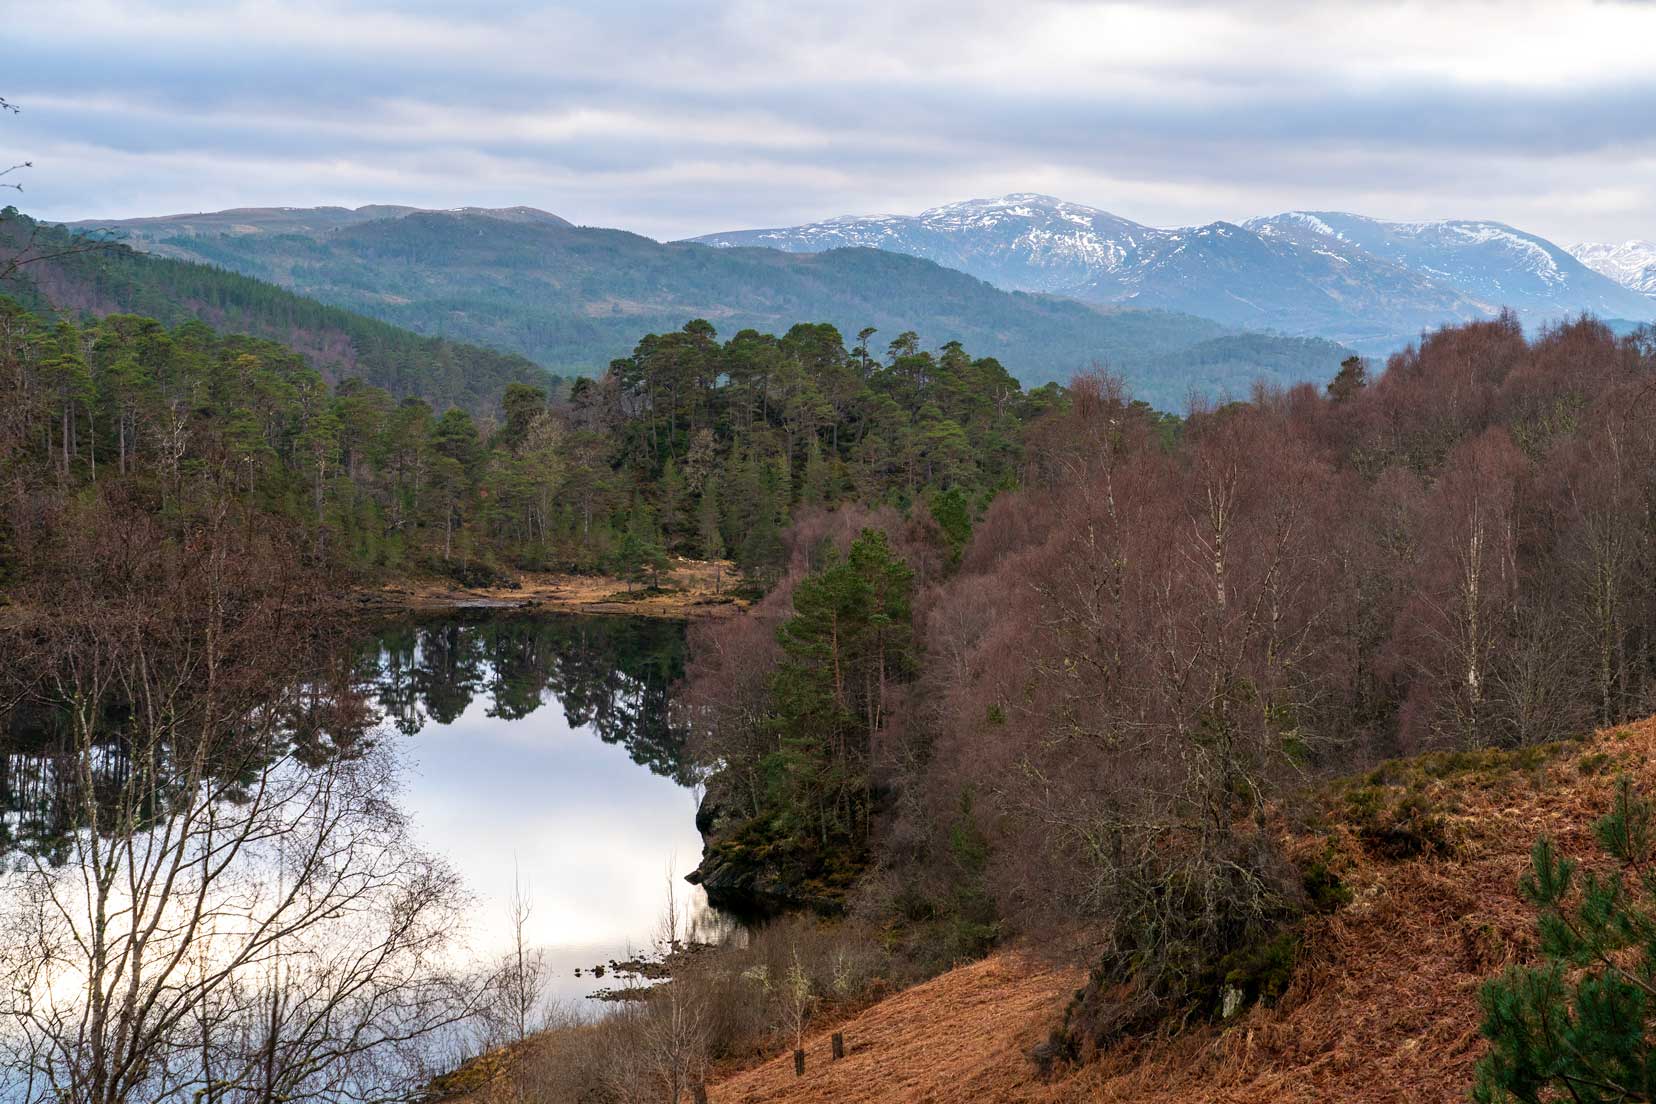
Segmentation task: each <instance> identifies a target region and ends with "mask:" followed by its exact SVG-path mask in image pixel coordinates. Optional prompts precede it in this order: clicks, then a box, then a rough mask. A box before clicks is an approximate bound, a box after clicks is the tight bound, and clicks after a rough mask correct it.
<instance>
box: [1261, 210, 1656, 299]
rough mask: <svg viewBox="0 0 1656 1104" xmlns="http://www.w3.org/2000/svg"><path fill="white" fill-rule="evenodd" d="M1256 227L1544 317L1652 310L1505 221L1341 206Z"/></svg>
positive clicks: (1280, 217) (1564, 252)
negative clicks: (1401, 218)
mask: <svg viewBox="0 0 1656 1104" xmlns="http://www.w3.org/2000/svg"><path fill="white" fill-rule="evenodd" d="M1248 226H1249V227H1250V228H1251V229H1254V230H1256V231H1258V232H1260V233H1262V234H1272V233H1282V234H1284V235H1285V236H1292V237H1294V238H1295V239H1297V240H1299V241H1301V242H1303V243H1305V244H1306V245H1307V246H1308V247H1311V248H1316V247H1319V246H1321V247H1325V248H1328V249H1329V250H1331V251H1337V252H1339V253H1340V254H1341V255H1342V256H1345V257H1347V258H1349V259H1350V260H1351V261H1352V262H1353V263H1355V262H1356V261H1357V260H1358V258H1359V257H1360V256H1361V255H1363V254H1366V255H1368V256H1371V257H1379V258H1381V259H1383V260H1385V261H1389V262H1391V263H1392V264H1395V265H1398V266H1400V267H1402V268H1405V269H1408V270H1410V271H1412V272H1417V273H1420V274H1421V275H1422V276H1425V277H1428V278H1431V279H1434V280H1438V281H1441V282H1442V283H1444V284H1446V285H1448V286H1450V287H1454V288H1457V289H1459V290H1460V291H1462V292H1464V293H1465V294H1467V295H1469V296H1471V297H1472V298H1474V299H1476V300H1478V301H1480V302H1482V303H1485V304H1488V305H1489V306H1491V307H1511V308H1512V309H1514V310H1516V311H1517V312H1518V313H1519V314H1520V315H1522V316H1525V317H1530V318H1536V319H1545V318H1558V317H1562V316H1566V315H1571V314H1579V313H1581V312H1582V311H1587V312H1589V313H1591V314H1596V315H1602V316H1605V317H1619V316H1623V315H1627V314H1629V313H1630V312H1631V313H1633V314H1634V315H1635V316H1637V312H1639V311H1641V310H1642V311H1645V312H1646V313H1649V312H1651V310H1652V308H1653V306H1656V304H1651V303H1650V302H1648V301H1646V302H1640V301H1639V299H1638V298H1637V297H1636V296H1634V295H1631V294H1629V293H1628V290H1627V289H1626V288H1624V287H1622V286H1621V285H1620V284H1618V283H1616V282H1615V281H1614V280H1610V279H1607V278H1606V277H1604V276H1602V275H1600V274H1599V273H1597V272H1594V271H1593V270H1592V269H1591V268H1588V267H1587V266H1586V265H1584V264H1582V263H1581V262H1580V261H1579V260H1577V259H1576V258H1575V257H1572V256H1571V255H1570V253H1569V251H1568V250H1566V249H1564V248H1562V247H1560V246H1557V245H1554V244H1553V243H1552V242H1550V241H1548V240H1547V239H1545V238H1542V237H1539V236H1537V235H1535V234H1529V233H1525V232H1524V231H1522V230H1518V229H1515V228H1513V227H1511V226H1507V225H1506V224H1505V223H1500V222H1488V221H1477V220H1468V219H1448V220H1444V221H1439V222H1387V221H1385V220H1383V219H1374V218H1365V217H1364V216H1362V215H1351V214H1344V213H1342V212H1338V211H1295V212H1290V213H1288V214H1284V215H1277V216H1275V217H1273V218H1268V219H1252V220H1250V221H1249V222H1248Z"/></svg>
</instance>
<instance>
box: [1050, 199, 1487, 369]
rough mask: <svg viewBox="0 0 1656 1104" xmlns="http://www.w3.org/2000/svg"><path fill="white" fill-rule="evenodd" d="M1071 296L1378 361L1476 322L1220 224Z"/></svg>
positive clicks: (1332, 256) (1339, 258)
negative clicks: (1313, 343)
mask: <svg viewBox="0 0 1656 1104" xmlns="http://www.w3.org/2000/svg"><path fill="white" fill-rule="evenodd" d="M1079 294H1080V295H1081V296H1082V297H1083V298H1086V299H1092V300H1097V301H1102V302H1122V303H1131V304H1134V305H1139V306H1155V307H1160V308H1163V309H1166V310H1179V311H1196V310H1201V311H1205V312H1206V314H1207V315H1208V316H1209V317H1213V318H1217V319H1219V320H1220V321H1222V322H1229V323H1232V324H1234V325H1239V326H1247V327H1252V328H1271V329H1276V330H1281V331H1284V332H1286V333H1293V334H1307V335H1309V334H1315V335H1320V336H1325V337H1329V338H1331V339H1333V340H1337V341H1342V342H1345V343H1348V344H1352V345H1355V346H1357V347H1359V348H1363V349H1365V350H1366V351H1386V350H1390V349H1392V348H1395V347H1397V346H1399V345H1401V344H1403V343H1404V342H1406V341H1408V340H1410V339H1412V338H1414V337H1417V336H1418V335H1419V333H1420V332H1421V331H1422V330H1424V329H1430V328H1433V327H1436V326H1438V325H1442V324H1444V323H1449V322H1464V321H1468V320H1470V319H1474V318H1479V317H1484V316H1486V315H1487V314H1489V313H1490V310H1489V308H1488V307H1487V306H1486V305H1484V304H1482V303H1478V302H1476V301H1474V300H1472V299H1470V298H1468V297H1467V296H1466V295H1464V294H1462V293H1460V292H1459V291H1456V290H1455V289H1454V288H1452V287H1449V286H1448V285H1446V284H1444V283H1442V282H1441V281H1437V280H1434V279H1431V278H1427V277H1422V276H1420V275H1419V274H1417V273H1415V272H1412V271H1410V270H1409V269H1407V268H1404V267H1402V266H1400V265H1396V264H1391V263H1388V262H1385V261H1381V260H1378V259H1377V258H1374V257H1370V256H1365V255H1362V254H1360V253H1357V252H1356V251H1350V252H1349V253H1347V254H1345V255H1342V254H1340V253H1336V252H1335V251H1333V250H1329V249H1321V248H1308V247H1306V245H1305V244H1304V243H1303V242H1301V241H1298V240H1294V239H1287V238H1284V237H1282V236H1279V235H1274V234H1267V233H1261V232H1259V231H1258V230H1256V229H1253V228H1250V227H1245V226H1237V225H1235V224H1232V223H1227V222H1215V223H1211V224H1209V225H1207V226H1198V227H1195V228H1193V229H1190V230H1180V231H1169V232H1167V236H1166V237H1165V238H1164V239H1163V240H1162V241H1161V243H1160V245H1159V246H1158V248H1156V249H1154V250H1149V251H1145V252H1144V253H1142V254H1141V255H1139V256H1138V257H1137V258H1136V259H1135V262H1134V264H1133V265H1132V266H1131V267H1130V268H1128V269H1126V270H1124V271H1117V272H1112V273H1108V274H1106V275H1104V276H1101V277H1100V278H1099V279H1098V280H1097V281H1095V282H1094V283H1092V284H1091V285H1089V286H1088V287H1086V288H1083V289H1081V291H1080V292H1079Z"/></svg>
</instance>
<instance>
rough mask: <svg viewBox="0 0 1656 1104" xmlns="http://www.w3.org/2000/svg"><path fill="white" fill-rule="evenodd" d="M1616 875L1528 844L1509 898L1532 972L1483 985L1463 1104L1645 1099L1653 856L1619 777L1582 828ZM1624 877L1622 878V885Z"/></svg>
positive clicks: (1651, 1058) (1653, 846)
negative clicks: (1526, 913)
mask: <svg viewBox="0 0 1656 1104" xmlns="http://www.w3.org/2000/svg"><path fill="white" fill-rule="evenodd" d="M1594 834H1595V835H1596V836H1597V837H1598V841H1599V845H1600V847H1602V848H1603V850H1604V851H1605V852H1606V853H1607V854H1609V855H1610V856H1611V857H1612V858H1614V859H1615V860H1616V861H1617V862H1618V863H1619V864H1620V865H1621V867H1622V870H1620V871H1616V872H1613V873H1611V874H1609V875H1608V876H1600V875H1598V874H1596V873H1588V874H1587V875H1586V876H1585V877H1584V878H1582V879H1580V887H1579V889H1578V888H1577V877H1576V865H1575V863H1574V862H1572V861H1571V860H1569V859H1567V858H1564V857H1562V856H1561V855H1559V854H1558V852H1557V850H1556V849H1555V848H1554V846H1553V843H1552V841H1551V840H1549V839H1547V838H1546V837H1542V838H1541V839H1540V840H1538V841H1536V844H1535V849H1534V851H1533V853H1532V855H1531V860H1532V865H1533V867H1534V869H1533V871H1532V872H1531V873H1530V874H1529V875H1527V876H1525V878H1524V879H1523V880H1522V881H1521V882H1520V883H1519V891H1520V892H1521V893H1522V894H1523V895H1524V897H1525V898H1526V899H1527V900H1529V901H1530V903H1532V904H1534V905H1535V906H1536V907H1537V908H1538V909H1539V910H1540V913H1541V915H1540V918H1539V921H1538V925H1537V926H1538V928H1539V931H1540V936H1541V953H1542V955H1543V956H1544V958H1545V959H1546V962H1545V963H1544V964H1543V965H1541V966H1533V967H1532V966H1515V967H1513V968H1511V969H1509V970H1508V971H1507V972H1506V973H1504V974H1502V975H1501V976H1500V977H1498V978H1495V979H1493V980H1491V981H1489V982H1486V983H1485V984H1484V987H1483V992H1482V993H1481V994H1480V1000H1481V1002H1482V1004H1483V1011H1484V1020H1483V1033H1484V1035H1485V1036H1486V1037H1487V1038H1488V1039H1489V1041H1490V1052H1489V1053H1488V1054H1487V1055H1486V1056H1485V1057H1484V1059H1483V1060H1482V1061H1481V1062H1479V1063H1478V1072H1477V1082H1476V1085H1475V1086H1474V1088H1473V1092H1472V1096H1473V1099H1474V1100H1477V1101H1480V1102H1483V1104H1501V1102H1507V1101H1523V1102H1539V1101H1553V1100H1558V1101H1578V1102H1580V1104H1610V1102H1618V1104H1620V1102H1627V1101H1649V1100H1653V1099H1656V1034H1653V1030H1652V1029H1653V1023H1652V1014H1653V1012H1656V876H1653V875H1652V873H1651V867H1650V865H1649V864H1650V860H1651V859H1652V857H1653V852H1656V831H1653V823H1652V806H1651V804H1650V802H1649V801H1647V800H1645V799H1644V798H1642V797H1640V796H1639V795H1638V794H1636V793H1635V792H1634V791H1633V788H1632V786H1631V785H1630V784H1629V783H1628V782H1627V780H1626V779H1623V780H1622V782H1621V784H1620V786H1619V787H1618V788H1617V791H1616V800H1615V805H1614V807H1613V808H1612V809H1611V811H1610V812H1609V814H1607V815H1606V816H1604V817H1603V818H1602V819H1600V820H1599V821H1598V823H1597V824H1595V825H1594ZM1627 874H1631V875H1632V878H1631V879H1628V878H1627V877H1626V876H1625V875H1627Z"/></svg>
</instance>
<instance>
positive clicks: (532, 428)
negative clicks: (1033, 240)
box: [0, 302, 1061, 581]
mask: <svg viewBox="0 0 1656 1104" xmlns="http://www.w3.org/2000/svg"><path fill="white" fill-rule="evenodd" d="M1060 401H1061V392H1060V391H1059V390H1058V389H1057V388H1053V387H1048V388H1044V389H1041V390H1039V391H1037V392H1034V393H1032V394H1025V393H1024V392H1023V391H1022V390H1021V389H1020V388H1019V386H1018V384H1017V383H1016V381H1014V380H1013V379H1012V378H1011V377H1010V376H1009V375H1007V373H1006V372H1005V370H1004V369H1002V368H1001V366H1000V365H999V364H998V363H997V362H995V361H994V360H990V359H979V360H974V359H972V358H971V357H970V356H969V355H968V354H967V353H966V352H965V351H964V350H963V349H961V348H960V347H959V346H958V345H949V346H946V347H945V348H944V349H942V350H941V351H939V352H938V353H935V354H934V353H932V352H929V351H925V350H921V349H919V348H918V347H917V346H916V344H915V340H914V338H913V335H907V334H906V335H901V336H899V337H898V338H897V340H896V341H894V342H892V343H891V345H890V348H889V350H888V353H887V355H886V356H884V357H876V356H874V355H873V354H871V353H870V352H869V350H868V348H867V335H866V334H865V335H864V337H863V339H862V342H861V343H860V344H858V345H857V346H856V347H855V348H854V349H852V350H849V351H848V350H847V349H846V348H845V345H844V342H843V340H842V338H841V337H840V335H839V333H838V332H837V331H835V330H834V329H833V328H832V327H829V326H813V325H804V324H801V325H798V326H795V327H794V328H793V329H791V330H790V331H789V332H788V333H787V334H786V335H784V336H782V337H773V336H769V335H764V334H759V333H754V332H752V331H744V332H742V333H739V334H737V335H735V336H734V337H733V338H731V339H730V340H729V341H727V342H724V343H720V342H719V341H718V340H717V336H716V334H715V332H714V330H713V328H712V327H711V326H710V325H708V324H707V323H705V322H693V323H691V324H690V325H688V326H686V327H685V328H684V330H683V331H681V332H678V333H673V334H666V335H659V336H658V335H652V336H649V337H646V338H645V339H644V340H643V341H642V342H640V343H639V345H638V347H637V349H636V350H635V352H634V353H633V355H632V356H631V357H628V358H626V359H624V360H619V361H616V362H615V363H614V364H612V365H611V367H610V369H609V371H608V372H606V373H605V374H604V376H603V377H602V378H600V379H597V380H580V381H577V382H576V383H575V385H574V386H573V387H572V388H571V389H570V390H569V392H568V394H567V396H564V395H554V394H552V393H550V392H549V390H548V389H547V388H543V387H536V386H532V385H529V384H523V383H512V384H508V385H507V386H506V388H505V391H504V393H503V394H502V395H501V396H500V397H499V403H498V407H497V412H496V413H491V414H486V415H484V416H482V417H474V416H473V415H472V414H471V413H470V412H468V411H467V410H466V409H464V408H462V407H458V406H449V407H448V408H447V409H442V408H439V407H436V406H434V405H433V404H431V403H429V402H426V401H424V400H423V399H420V398H404V399H402V400H401V401H399V400H397V399H396V398H395V397H394V396H393V395H392V394H391V393H390V392H389V391H387V390H385V389H383V388H380V387H375V386H372V385H369V384H365V383H363V382H361V381H359V380H356V379H346V380H344V381H342V382H341V383H340V384H338V385H337V386H329V384H328V383H327V382H326V380H325V379H324V378H323V377H322V375H321V374H320V373H319V372H318V371H317V370H316V369H314V368H313V367H312V366H310V365H309V364H308V363H307V362H306V360H305V359H304V358H303V357H301V356H299V355H298V354H296V353H294V352H293V351H291V350H289V349H287V348H285V347H283V346H280V345H277V344H274V343H272V342H269V341H264V340H260V339H256V338H250V337H242V336H227V335H222V334H218V333H215V332H214V331H213V330H211V329H210V328H208V327H207V326H205V325H203V324H201V323H199V322H188V323H185V324H183V325H180V326H178V327H176V328H174V329H171V330H168V329H167V328H166V327H164V326H163V325H161V324H160V323H159V322H157V321H156V320H154V319H149V318H142V317H137V316H132V315H109V316H106V317H104V318H102V319H98V320H94V321H90V322H87V323H84V324H76V323H74V322H70V321H57V322H51V321H49V320H47V319H43V318H41V317H40V316H38V315H36V314H33V313H31V312H28V311H26V310H24V309H23V308H22V307H21V306H19V305H17V304H15V303H8V302H0V410H3V413H0V477H3V478H4V480H5V484H6V498H7V500H8V503H9V506H8V509H7V511H6V524H5V527H4V528H3V529H0V548H3V549H4V553H3V559H0V564H4V565H5V569H6V570H7V571H8V572H9V574H10V575H11V576H12V577H14V578H18V577H27V576H29V575H30V574H31V573H34V572H37V571H43V570H48V569H51V568H52V567H54V566H62V565H61V564H55V565H54V559H53V558H54V556H55V555H56V554H57V553H56V552H55V551H54V543H53V534H54V533H56V534H61V533H62V532H63V530H65V529H66V528H69V527H73V526H78V525H87V524H96V523H98V522H97V519H100V518H102V519H108V518H112V517H116V516H119V513H120V512H121V511H122V510H130V509H137V510H140V511H144V512H147V513H150V514H153V515H156V516H158V517H160V518H162V519H164V520H165V521H166V522H167V523H168V524H169V525H171V526H173V527H174V528H175V531H176V532H177V533H178V534H180V537H181V538H182V536H183V534H185V533H187V532H188V530H189V527H190V525H191V524H192V522H193V519H195V518H197V517H199V516H200V515H201V514H202V513H203V512H204V511H206V512H210V511H213V510H217V509H222V508H225V507H227V506H228V507H233V508H234V509H235V510H237V511H239V512H242V513H244V514H245V516H246V518H247V519H248V522H247V523H248V524H250V525H263V526H281V527H283V528H284V530H286V531H290V532H296V533H301V534H303V535H304V541H303V547H304V548H305V550H306V554H307V555H308V556H309V557H310V558H311V560H312V562H313V563H314V564H315V565H317V566H319V567H328V568H333V569H343V570H349V571H355V572H359V573H362V572H379V573H396V572H410V571H429V570H438V571H443V572H447V573H450V574H453V575H455V576H456V577H459V578H462V579H468V580H480V579H488V578H492V577H493V576H494V574H495V573H496V572H497V571H498V570H499V569H500V568H502V567H517V568H574V569H577V570H612V571H617V572H621V573H623V574H625V575H627V576H628V577H629V578H634V579H637V580H639V581H644V580H646V579H653V578H654V577H655V576H656V575H657V573H658V572H659V571H660V570H661V569H662V567H663V566H664V563H665V557H666V556H667V555H668V554H670V553H678V554H685V555H691V556H704V557H708V558H724V557H726V556H729V557H732V558H734V559H735V560H736V561H737V563H738V564H739V565H740V566H741V567H742V568H743V569H744V570H746V571H747V572H748V573H749V574H750V575H751V576H752V577H753V578H754V579H757V580H760V581H762V580H763V579H765V578H766V577H768V575H769V574H771V573H774V571H775V570H777V569H778V568H779V567H780V565H781V556H782V543H781V533H782V531H783V529H784V527H785V526H786V524H787V521H788V518H789V516H790V513H791V512H792V511H793V510H794V509H796V508H797V507H799V506H800V505H824V504H828V503H832V502H837V501H841V500H844V499H847V498H856V499H858V500H863V501H874V502H879V501H890V502H894V503H902V504H909V503H913V502H916V501H919V500H920V499H922V498H924V497H926V496H927V495H928V494H932V493H936V492H952V493H953V494H955V495H956V496H969V497H971V498H972V499H973V500H974V501H976V500H979V499H981V498H983V497H984V496H986V495H987V494H989V493H990V492H992V491H993V490H994V489H995V488H998V487H1001V486H1005V485H1007V484H1009V483H1010V482H1011V481H1012V480H1013V479H1015V477H1016V472H1017V465H1018V457H1019V441H1020V426H1021V425H1022V424H1024V423H1025V422H1026V421H1028V420H1029V419H1030V418H1032V417H1035V416H1036V415H1038V414H1039V413H1040V412H1041V411H1042V410H1044V409H1046V408H1048V407H1051V406H1053V405H1055V404H1057V403H1059V402H1060Z"/></svg>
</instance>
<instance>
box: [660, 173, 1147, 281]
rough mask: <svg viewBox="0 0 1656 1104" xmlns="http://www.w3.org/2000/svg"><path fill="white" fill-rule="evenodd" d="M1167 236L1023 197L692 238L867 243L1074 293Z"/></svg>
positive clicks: (793, 246)
mask: <svg viewBox="0 0 1656 1104" xmlns="http://www.w3.org/2000/svg"><path fill="white" fill-rule="evenodd" d="M1165 233H1166V231H1163V230H1157V229H1154V228H1152V227H1149V226H1143V225H1140V224H1139V223H1136V222H1133V221H1131V220H1129V219H1124V218H1119V217H1117V216H1116V215H1112V214H1110V212H1108V211H1100V210H1099V209H1098V208H1096V207H1084V206H1082V205H1081V204H1079V203H1066V202H1064V201H1063V200H1061V199H1055V198H1053V197H1052V196H1044V195H1036V194H1034V193H1032V192H1018V193H1016V194H1013V195H1008V196H1002V197H1001V198H999V199H969V200H966V201H965V202H963V203H950V204H946V205H945V206H942V207H933V208H932V209H931V210H929V211H922V212H920V213H919V214H918V215H871V216H868V217H860V216H856V215H845V216H842V217H840V218H833V219H828V220H827V221H825V222H813V223H810V224H808V225H805V226H793V227H788V228H785V229H775V230H737V231H733V232H731V233H727V234H709V235H707V236H705V237H700V238H695V239H693V240H694V241H698V242H702V243H704V244H708V245H725V246H730V245H757V246H766V247H769V248H771V249H780V250H783V251H784V252H787V253H820V252H823V251H825V250H829V249H840V248H844V247H848V246H861V247H865V248H870V249H884V250H887V251H888V252H891V253H907V254H910V255H911V256H916V257H925V258H926V259H928V260H932V261H936V262H937V263H938V264H941V265H946V266H947V267H949V268H958V269H960V270H962V271H964V272H968V273H971V274H972V275H973V276H976V277H977V278H978V279H980V280H987V281H989V282H990V283H992V284H998V285H999V286H1001V287H1003V288H1007V289H1009V290H1013V291H1045V292H1055V293H1060V294H1065V293H1070V292H1073V291H1075V290H1076V289H1077V288H1080V287H1084V286H1085V285H1086V284H1088V283H1090V282H1091V281H1092V280H1093V279H1095V278H1096V277H1097V275H1098V273H1100V272H1109V271H1114V270H1116V269H1117V268H1119V267H1121V266H1123V265H1126V264H1129V263H1130V258H1131V257H1132V256H1133V255H1134V254H1135V253H1136V252H1137V251H1138V250H1139V249H1140V248H1141V247H1142V246H1143V245H1144V244H1146V243H1148V242H1151V241H1153V240H1155V239H1156V238H1157V237H1158V236H1159V235H1162V234H1165Z"/></svg>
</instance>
